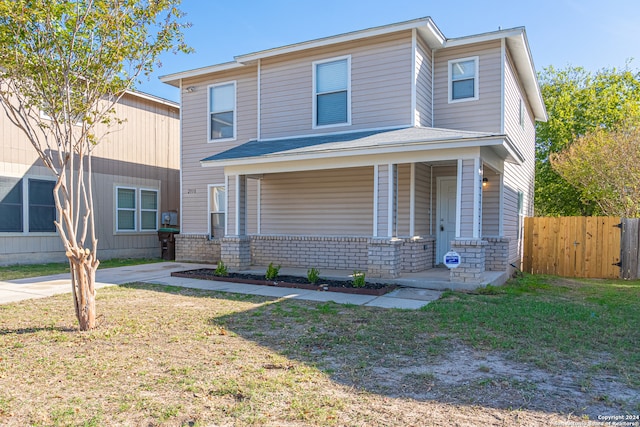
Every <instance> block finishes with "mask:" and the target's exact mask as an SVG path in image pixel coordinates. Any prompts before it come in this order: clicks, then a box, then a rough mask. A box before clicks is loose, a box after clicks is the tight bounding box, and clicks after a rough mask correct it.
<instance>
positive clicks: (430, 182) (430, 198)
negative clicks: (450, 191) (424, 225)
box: [429, 165, 435, 236]
mask: <svg viewBox="0 0 640 427" xmlns="http://www.w3.org/2000/svg"><path fill="white" fill-rule="evenodd" d="M429 169H430V171H429V234H430V235H431V236H433V235H435V231H434V229H433V165H429Z"/></svg>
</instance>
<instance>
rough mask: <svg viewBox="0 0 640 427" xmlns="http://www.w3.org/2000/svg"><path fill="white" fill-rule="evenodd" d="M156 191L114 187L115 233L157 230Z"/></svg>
mask: <svg viewBox="0 0 640 427" xmlns="http://www.w3.org/2000/svg"><path fill="white" fill-rule="evenodd" d="M158 193H159V192H158V190H154V189H147V188H137V187H116V203H115V205H116V231H130V232H136V231H140V232H144V231H157V230H158Z"/></svg>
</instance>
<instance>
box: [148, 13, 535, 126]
mask: <svg viewBox="0 0 640 427" xmlns="http://www.w3.org/2000/svg"><path fill="white" fill-rule="evenodd" d="M414 29H415V30H416V31H417V33H418V34H419V35H420V36H421V37H422V39H423V40H424V41H425V42H426V43H427V45H428V46H429V47H430V48H431V49H442V48H445V47H453V46H463V45H467V44H473V43H481V42H484V41H491V40H500V39H505V40H506V44H507V46H508V47H509V50H510V52H511V54H512V57H513V59H514V61H515V65H516V69H517V72H518V75H519V76H520V78H521V80H522V82H523V85H524V89H525V91H526V92H527V97H528V99H529V103H530V104H531V108H532V110H533V113H534V115H535V118H536V120H541V121H546V120H547V111H546V108H545V106H544V102H543V100H542V93H541V91H540V87H539V85H538V78H537V75H536V71H535V66H534V64H533V59H532V56H531V51H530V49H529V43H528V41H527V36H526V32H525V29H524V27H516V28H510V29H505V30H498V31H492V32H488V33H482V34H476V35H471V36H464V37H457V38H451V39H449V38H446V37H445V36H444V34H442V32H441V31H440V29H439V28H438V27H437V26H436V25H435V23H434V22H433V20H432V19H431V17H429V16H427V17H424V18H418V19H413V20H410V21H404V22H398V23H394V24H389V25H383V26H379V27H373V28H368V29H364V30H359V31H353V32H349V33H344V34H338V35H334V36H329V37H323V38H319V39H315V40H309V41H305V42H301V43H295V44H290V45H286V46H282V47H277V48H273V49H267V50H262V51H258V52H253V53H248V54H244V55H238V56H236V57H234V61H232V62H226V63H223V64H217V65H211V66H208V67H202V68H196V69H193V70H187V71H182V72H178V73H173V74H168V75H165V76H161V77H160V81H162V82H163V83H167V84H169V85H172V86H175V87H179V86H180V82H181V80H182V79H185V78H190V77H197V76H202V75H206V74H210V73H216V72H220V71H226V70H232V69H236V68H242V67H244V66H247V65H251V64H254V63H255V62H256V61H258V60H260V59H264V58H270V57H273V56H277V55H284V54H288V53H293V52H300V51H304V50H307V49H313V48H317V47H324V46H330V45H334V44H338V43H344V42H348V41H353V40H360V39H364V38H369V37H374V36H379V35H384V34H392V33H396V32H399V31H406V30H414Z"/></svg>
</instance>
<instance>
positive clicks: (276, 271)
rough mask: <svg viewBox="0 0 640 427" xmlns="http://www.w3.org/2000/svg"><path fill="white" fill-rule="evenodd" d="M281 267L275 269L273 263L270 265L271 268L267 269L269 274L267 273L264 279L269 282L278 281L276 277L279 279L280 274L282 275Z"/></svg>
mask: <svg viewBox="0 0 640 427" xmlns="http://www.w3.org/2000/svg"><path fill="white" fill-rule="evenodd" d="M280 267H281V266H280V265H279V266H277V267H274V266H273V263H270V264H269V267H267V272H266V273H265V275H264V277H265V278H266V279H267V280H276V277H278V274H279V273H280Z"/></svg>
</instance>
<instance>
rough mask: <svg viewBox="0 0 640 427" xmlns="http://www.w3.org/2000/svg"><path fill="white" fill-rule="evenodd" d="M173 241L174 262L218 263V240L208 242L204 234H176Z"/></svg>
mask: <svg viewBox="0 0 640 427" xmlns="http://www.w3.org/2000/svg"><path fill="white" fill-rule="evenodd" d="M175 239H176V261H191V262H204V263H212V264H213V263H217V262H218V261H220V240H210V239H209V237H208V236H207V235H206V234H176V235H175Z"/></svg>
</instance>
